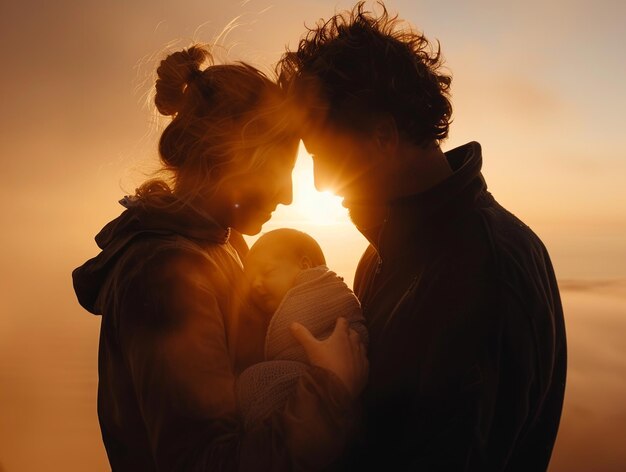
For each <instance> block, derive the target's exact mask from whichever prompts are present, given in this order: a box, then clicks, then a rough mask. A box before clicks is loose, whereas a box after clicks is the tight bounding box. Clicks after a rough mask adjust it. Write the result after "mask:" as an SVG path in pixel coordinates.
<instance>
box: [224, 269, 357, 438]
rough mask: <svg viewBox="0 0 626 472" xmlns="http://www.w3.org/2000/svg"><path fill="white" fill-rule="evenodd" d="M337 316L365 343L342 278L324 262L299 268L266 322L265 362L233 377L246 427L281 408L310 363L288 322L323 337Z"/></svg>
mask: <svg viewBox="0 0 626 472" xmlns="http://www.w3.org/2000/svg"><path fill="white" fill-rule="evenodd" d="M341 316H343V317H344V318H346V319H347V320H348V322H349V324H350V327H351V328H352V329H354V330H355V331H357V332H358V333H359V335H360V336H361V339H362V340H363V342H364V343H366V344H367V341H368V335H367V330H366V328H365V324H364V321H365V320H364V319H363V314H362V312H361V305H360V303H359V301H358V299H357V298H356V296H355V295H354V293H353V292H352V290H350V289H349V288H348V286H347V285H346V284H345V283H344V281H343V280H342V279H341V278H340V277H338V276H337V274H335V273H334V272H333V271H331V270H329V269H328V268H327V267H326V266H318V267H314V268H312V269H307V270H303V271H302V272H300V274H298V277H297V278H296V284H295V285H294V287H293V288H292V289H291V290H289V291H288V292H287V294H286V295H285V297H284V298H283V300H282V302H281V303H280V305H279V306H278V308H277V309H276V312H275V313H274V315H273V316H272V319H271V320H270V323H269V326H268V329H267V335H266V337H265V362H260V363H258V364H255V365H253V366H250V367H248V368H247V369H246V370H244V371H243V372H242V374H241V375H240V376H239V378H238V379H237V386H236V389H237V398H238V401H239V408H240V411H241V413H242V416H243V418H244V423H245V426H246V428H251V427H253V426H255V425H257V424H259V422H261V421H262V420H263V419H264V418H266V417H268V416H269V415H271V414H272V412H273V411H276V409H278V408H280V407H282V406H283V405H284V404H285V402H286V401H287V398H288V397H289V394H290V393H291V392H292V391H293V388H294V387H295V385H296V383H297V382H298V379H299V378H300V376H301V375H302V374H303V373H304V372H306V370H307V369H308V367H309V364H308V363H307V357H306V354H305V352H304V349H303V348H302V346H301V345H300V344H299V343H298V342H297V341H296V340H295V338H294V337H293V336H292V334H291V331H290V330H289V326H290V325H291V323H293V322H294V321H297V322H298V323H301V324H302V325H304V326H305V327H307V328H308V329H309V331H311V333H312V334H313V336H315V337H316V338H317V339H320V340H322V339H326V338H327V337H328V336H330V335H331V333H332V331H333V329H334V327H335V322H336V321H337V318H339V317H341Z"/></svg>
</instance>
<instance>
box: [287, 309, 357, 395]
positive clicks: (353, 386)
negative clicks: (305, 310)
mask: <svg viewBox="0 0 626 472" xmlns="http://www.w3.org/2000/svg"><path fill="white" fill-rule="evenodd" d="M291 333H292V334H293V336H294V337H295V338H296V340H297V341H298V342H299V343H300V344H302V347H303V348H304V351H305V352H306V355H307V357H308V358H309V362H310V363H311V365H315V366H318V367H322V368H324V369H327V370H330V371H331V372H333V373H334V374H335V375H337V377H339V379H340V380H341V381H342V382H343V384H344V385H345V386H346V388H347V389H348V392H350V395H352V397H357V396H358V395H359V394H360V393H361V391H362V390H363V388H364V387H365V384H366V383H367V375H368V372H369V362H368V360H367V355H366V349H365V346H364V344H363V342H362V340H361V338H360V336H359V333H357V332H356V331H354V330H353V329H350V327H349V324H348V321H347V320H346V319H345V318H338V319H337V323H336V324H335V329H334V330H333V333H332V334H331V335H330V336H329V337H328V338H326V339H325V340H323V341H319V340H317V339H316V338H315V337H314V336H313V335H312V334H311V332H310V331H309V330H308V329H307V328H306V327H305V326H303V325H301V324H300V323H295V322H294V323H292V324H291Z"/></svg>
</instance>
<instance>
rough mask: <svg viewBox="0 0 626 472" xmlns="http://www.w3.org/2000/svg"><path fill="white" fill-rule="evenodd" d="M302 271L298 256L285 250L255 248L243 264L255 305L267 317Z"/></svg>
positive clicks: (272, 246) (273, 247) (275, 246)
mask: <svg viewBox="0 0 626 472" xmlns="http://www.w3.org/2000/svg"><path fill="white" fill-rule="evenodd" d="M301 270H302V267H301V265H300V261H298V259H297V257H296V256H295V255H294V254H291V253H290V252H289V251H286V250H285V249H284V248H280V247H278V246H277V245H264V246H262V247H258V248H255V247H253V248H252V249H251V250H250V253H249V254H248V256H247V257H246V260H245V264H244V271H245V274H246V277H247V279H248V280H249V282H250V292H251V298H252V302H253V303H254V304H255V305H256V306H257V307H258V308H260V309H261V310H262V311H263V312H265V313H267V314H268V315H271V314H273V313H274V312H275V311H276V309H277V308H278V305H280V302H281V300H282V299H283V298H284V296H285V294H286V293H287V292H288V291H289V289H291V288H292V287H293V286H294V284H295V280H296V276H297V275H298V273H299V272H300V271H301Z"/></svg>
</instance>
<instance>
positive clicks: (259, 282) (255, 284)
mask: <svg viewBox="0 0 626 472" xmlns="http://www.w3.org/2000/svg"><path fill="white" fill-rule="evenodd" d="M252 290H253V291H254V292H256V293H257V294H259V295H263V293H264V292H265V290H264V288H263V279H262V278H261V277H255V278H254V279H252Z"/></svg>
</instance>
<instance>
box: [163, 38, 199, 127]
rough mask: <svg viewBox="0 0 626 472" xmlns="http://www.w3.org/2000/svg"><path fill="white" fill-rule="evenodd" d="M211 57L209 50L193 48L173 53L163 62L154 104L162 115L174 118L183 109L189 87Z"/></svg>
mask: <svg viewBox="0 0 626 472" xmlns="http://www.w3.org/2000/svg"><path fill="white" fill-rule="evenodd" d="M210 56H211V54H210V53H209V51H208V50H207V49H205V48H203V47H201V46H192V47H190V48H188V49H183V50H182V51H178V52H175V53H172V54H170V55H169V56H167V57H166V58H165V59H163V60H162V61H161V64H160V65H159V68H158V69H157V76H158V78H157V81H156V96H155V97H154V103H155V105H156V107H157V110H159V112H160V113H161V114H163V115H166V116H172V115H175V114H176V113H178V112H179V111H180V110H181V109H182V107H183V103H184V97H185V89H186V88H187V85H188V84H189V82H190V80H192V79H193V78H194V77H195V76H196V75H197V74H199V73H201V70H200V66H201V65H202V64H203V63H204V62H205V61H206V59H207V58H210Z"/></svg>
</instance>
